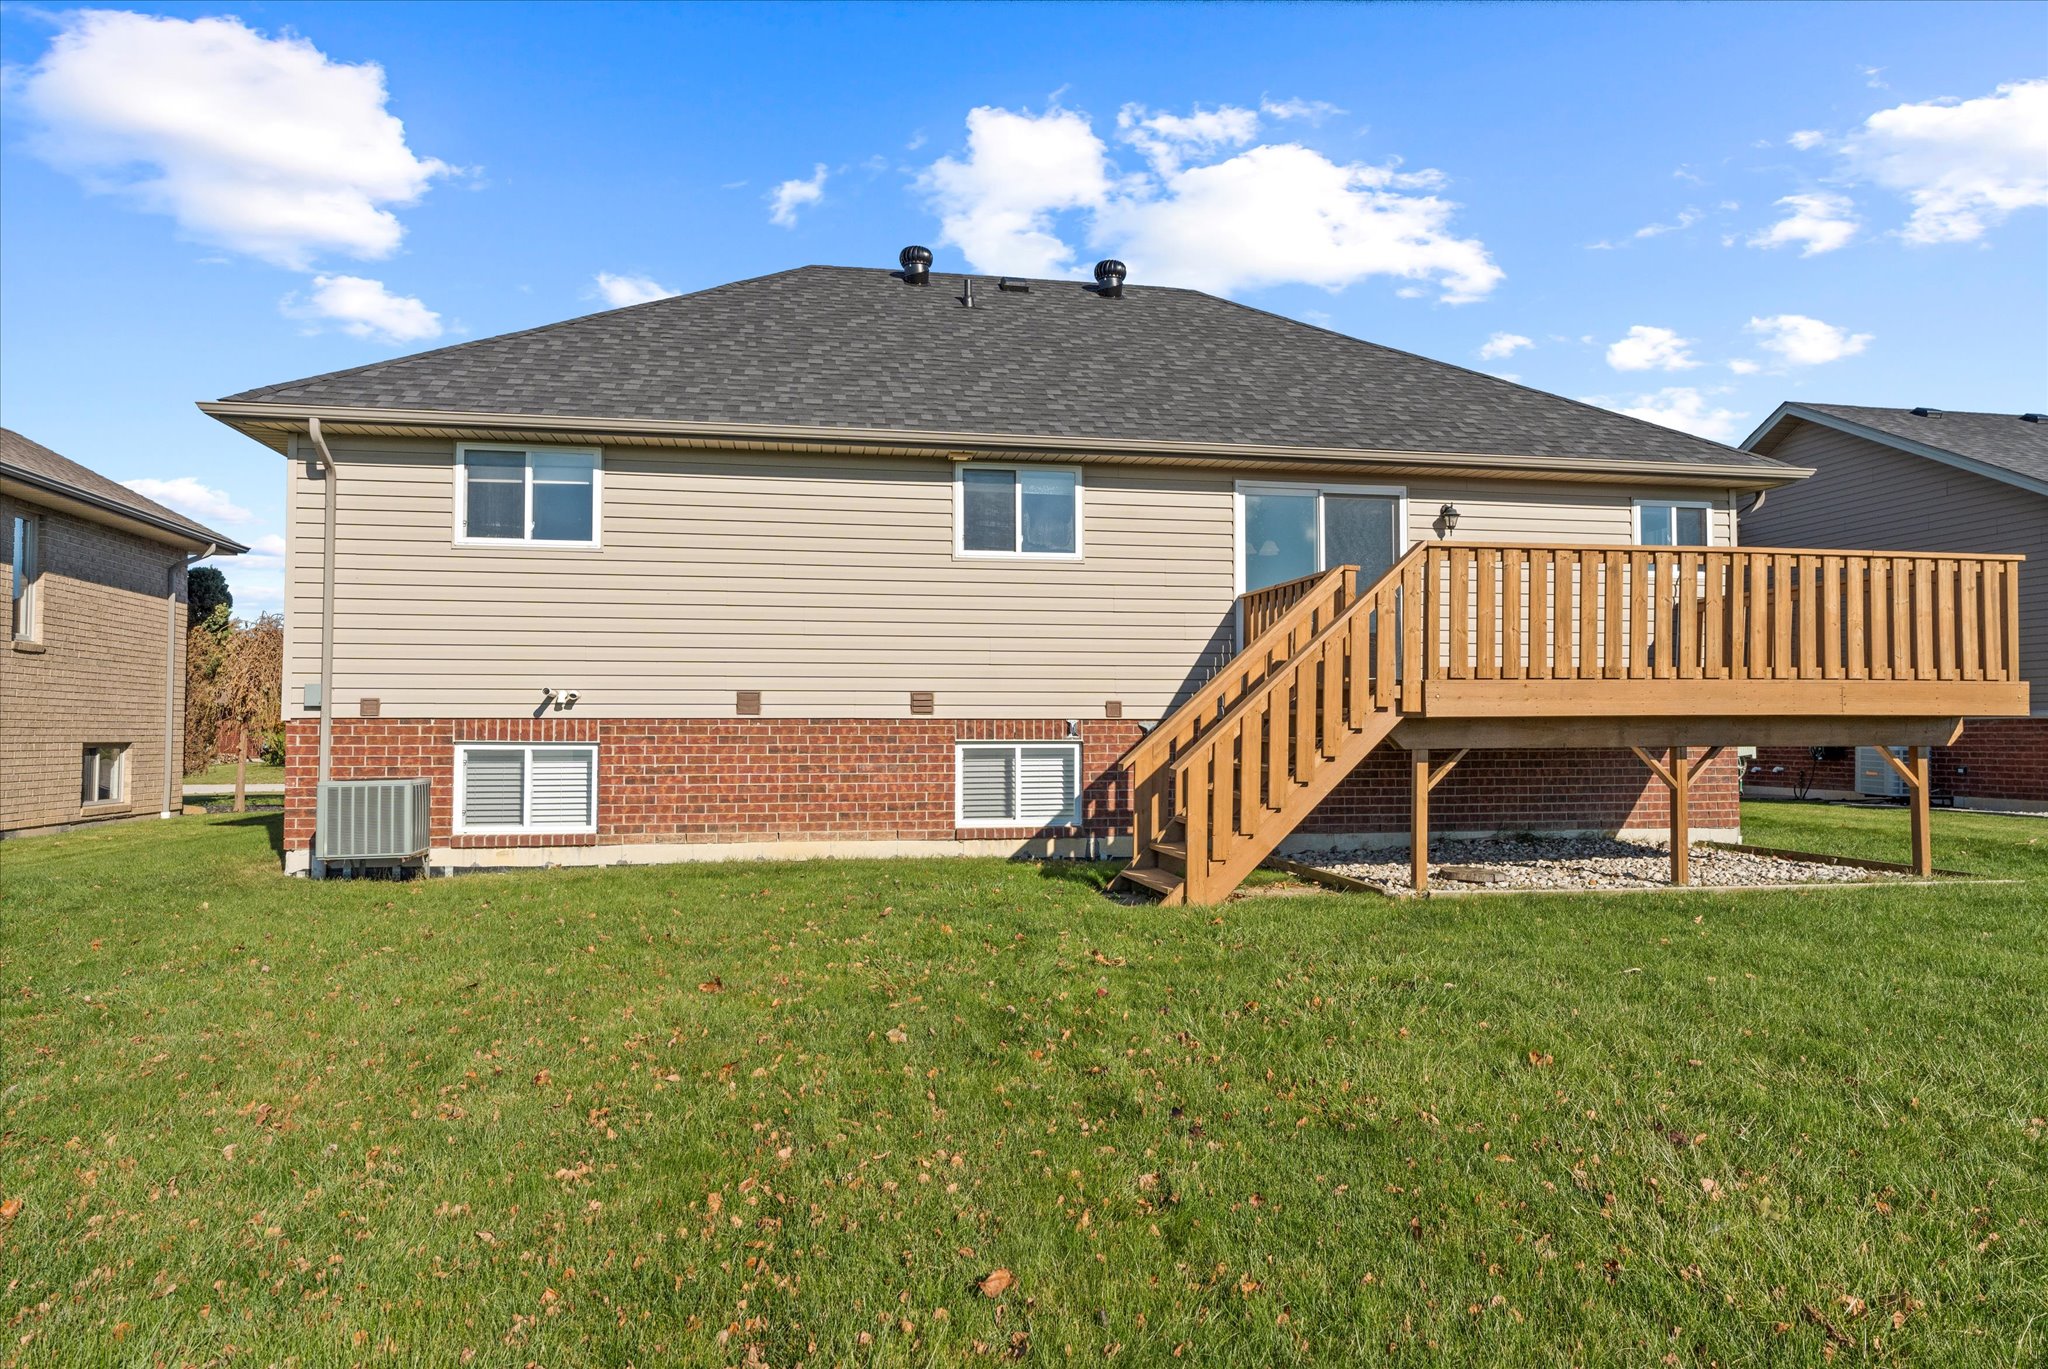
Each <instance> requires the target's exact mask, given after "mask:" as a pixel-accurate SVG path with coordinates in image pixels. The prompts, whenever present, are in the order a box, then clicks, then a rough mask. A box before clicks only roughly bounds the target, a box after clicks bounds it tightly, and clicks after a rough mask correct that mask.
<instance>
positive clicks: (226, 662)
mask: <svg viewBox="0 0 2048 1369" xmlns="http://www.w3.org/2000/svg"><path fill="white" fill-rule="evenodd" d="M224 647H225V650H224V651H223V652H222V654H221V658H220V665H219V668H218V669H217V670H216V671H215V672H214V676H213V697H214V701H215V705H216V707H217V708H218V709H219V714H218V716H220V717H221V718H223V719H226V720H228V721H230V722H232V723H234V724H235V811H236V812H237V813H239V812H241V811H242V810H243V809H244V808H245V807H247V799H246V797H245V792H246V789H247V786H248V781H249V734H250V733H251V732H252V731H255V732H261V733H263V734H264V735H266V736H268V735H269V734H270V733H271V732H273V731H275V730H276V729H277V728H279V727H280V726H282V722H281V720H280V716H279V714H280V710H279V704H280V702H281V700H282V694H283V691H284V619H283V618H282V617H280V616H279V615H277V614H275V613H266V614H264V615H263V616H262V617H260V618H258V619H256V621H255V622H253V623H236V624H235V625H234V628H233V631H232V632H231V633H230V634H229V636H228V638H227V639H226V641H225V643H224Z"/></svg>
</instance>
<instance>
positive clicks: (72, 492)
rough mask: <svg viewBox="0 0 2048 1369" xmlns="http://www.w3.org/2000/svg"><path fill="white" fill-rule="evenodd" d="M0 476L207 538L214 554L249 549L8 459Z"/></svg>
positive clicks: (194, 539) (185, 537) (196, 540)
mask: <svg viewBox="0 0 2048 1369" xmlns="http://www.w3.org/2000/svg"><path fill="white" fill-rule="evenodd" d="M0 476H5V477H6V478H7V479H9V480H18V481H20V482H21V483H22V484H24V485H27V486H29V487H31V488H32V489H38V490H41V491H43V492H44V493H45V494H52V495H56V496H57V497H58V498H61V499H68V500H70V501H71V502H72V503H75V504H84V505H86V506H87V507H88V508H92V509H97V510H98V511H99V512H101V513H105V514H110V515H112V516H114V517H116V518H119V519H121V520H122V521H123V522H128V523H139V524H141V525H142V526H144V527H147V528H154V529H155V530H156V531H158V532H167V533H170V534H171V535H172V536H173V537H175V538H176V539H177V540H178V541H180V542H188V543H191V544H192V545H194V546H202V547H203V546H205V545H206V544H207V543H209V542H211V543H212V544H213V547H214V553H213V554H214V555H217V556H239V555H241V554H242V553H243V552H245V551H247V550H249V549H248V548H247V547H245V546H243V545H242V544H241V543H240V542H237V541H235V540H234V539H233V538H229V537H223V536H222V535H221V534H220V533H217V532H215V531H214V530H213V529H211V528H209V527H207V526H206V525H205V524H203V523H189V524H188V523H176V522H173V521H171V520H170V519H168V518H159V517H157V516H156V515H155V514H152V513H149V512H146V511H145V510H142V509H137V508H134V507H132V506H130V505H126V504H123V503H121V502H120V501H118V500H114V499H109V498H107V497H106V496H105V495H101V494H94V493H93V492H92V491H90V490H81V489H79V488H78V487H77V486H76V485H67V484H65V483H64V482H63V481H61V480H53V479H51V478H50V477H49V476H46V475H42V474H40V473H38V472H36V471H30V470H24V469H22V468H21V467H20V466H16V465H14V464H13V463H11V462H7V461H0Z"/></svg>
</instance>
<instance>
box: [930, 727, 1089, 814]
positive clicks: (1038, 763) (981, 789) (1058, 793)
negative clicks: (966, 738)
mask: <svg viewBox="0 0 2048 1369" xmlns="http://www.w3.org/2000/svg"><path fill="white" fill-rule="evenodd" d="M958 769H959V777H958V799H957V805H956V806H957V809H958V811H957V813H956V814H955V819H956V821H957V822H958V824H959V825H960V826H962V827H1067V826H1073V825H1075V824H1077V823H1079V822H1080V820H1081V748H1080V747H1079V746H1071V745H1064V744H1050V745H1029V744H1017V743H1002V742H986V743H984V742H975V743H966V744H963V745H962V746H961V747H960V751H959V763H958Z"/></svg>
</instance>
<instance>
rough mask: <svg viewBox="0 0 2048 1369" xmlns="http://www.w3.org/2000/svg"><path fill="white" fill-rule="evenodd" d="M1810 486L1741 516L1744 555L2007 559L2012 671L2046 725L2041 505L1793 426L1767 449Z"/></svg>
mask: <svg viewBox="0 0 2048 1369" xmlns="http://www.w3.org/2000/svg"><path fill="white" fill-rule="evenodd" d="M1771 455H1772V456H1773V457H1775V458H1777V459H1778V460H1780V461H1784V462H1788V463H1790V464H1792V465H1795V466H1811V467H1813V468H1814V470H1815V474H1814V476H1813V477H1812V478H1811V479H1810V480H1803V481H1800V482H1799V483H1798V484H1795V485H1788V486H1786V487H1785V488H1783V489H1777V490H1773V491H1771V493H1770V496H1769V497H1768V498H1767V499H1766V500H1765V501H1764V506H1763V508H1762V509H1761V510H1759V511H1758V512H1756V513H1750V514H1744V515H1743V516H1742V540H1743V541H1744V542H1745V543H1747V544H1750V545H1752V546H1761V545H1778V546H1797V547H1846V548H1854V549H1857V550H1873V551H1944V552H2009V553H2017V554H2020V555H2024V556H2025V557H2027V563H2026V565H2024V566H2023V567H2021V569H2020V645H2021V652H2020V671H2021V674H2023V675H2024V676H2025V677H2026V678H2027V679H2028V680H2030V681H2031V682H2032V683H2033V686H2034V692H2033V709H2034V713H2035V715H2036V716H2048V498H2043V497H2042V496H2040V495H2037V494H2033V493H2030V492H2028V491H2026V490H2022V489H2019V488H2017V487H2015V486H2013V485H2008V484H2005V483H2003V482H2002V481H1998V480H1992V479H1989V478H1988V477H1985V476H1981V475H1975V474H1973V473H1971V472H1969V471H1963V470H1958V469H1956V468H1955V467H1953V466H1948V465H1944V464H1942V463H1941V462H1938V461H1931V460H1929V459H1927V458H1925V457H1920V456H1913V455H1910V454H1908V453H1906V452H1902V451H1899V450H1897V449H1895V448H1892V447H1888V446H1885V445H1884V444H1882V443H1878V442H1873V441H1870V440H1869V439H1867V438H1862V437H1855V436H1852V435H1851V434H1848V433H1844V432H1838V431H1836V430H1835V429H1832V428H1825V427H1821V426H1819V425H1817V424H1813V423H1804V422H1802V423H1799V424H1797V425H1796V426H1795V427H1794V428H1793V430H1792V431H1791V432H1790V433H1789V434H1787V435H1786V436H1785V438H1784V439H1783V440H1781V441H1780V442H1778V444H1777V445H1776V446H1774V447H1773V448H1772V449H1771Z"/></svg>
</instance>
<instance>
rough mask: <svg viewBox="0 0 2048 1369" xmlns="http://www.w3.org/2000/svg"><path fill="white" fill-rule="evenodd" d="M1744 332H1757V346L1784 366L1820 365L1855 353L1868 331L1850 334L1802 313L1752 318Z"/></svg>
mask: <svg viewBox="0 0 2048 1369" xmlns="http://www.w3.org/2000/svg"><path fill="white" fill-rule="evenodd" d="M1747 331H1749V332H1752V333H1755V334H1756V335H1757V346H1759V347H1761V348H1763V349H1764V350H1765V351H1767V352H1774V353H1776V354H1777V355H1778V356H1779V357H1780V358H1781V359H1782V360H1783V361H1784V362H1785V364H1786V365H1788V366H1820V365H1823V364H1825V363H1827V362H1830V361H1840V360H1841V359H1842V358H1843V357H1852V356H1855V355H1856V354H1857V353H1858V352H1860V351H1862V350H1863V349H1864V348H1865V347H1867V346H1869V345H1870V338H1871V335H1870V334H1869V333H1852V332H1850V331H1848V330H1847V329H1846V328H1837V327H1835V325H1834V324H1832V323H1822V322H1821V321H1820V320H1819V319H1817V318H1808V317H1807V316H1806V315H1805V314H1773V315H1772V316H1771V317H1769V318H1753V319H1751V320H1750V321H1749V323H1748V325H1747Z"/></svg>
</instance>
